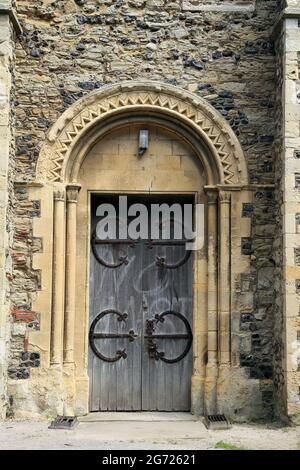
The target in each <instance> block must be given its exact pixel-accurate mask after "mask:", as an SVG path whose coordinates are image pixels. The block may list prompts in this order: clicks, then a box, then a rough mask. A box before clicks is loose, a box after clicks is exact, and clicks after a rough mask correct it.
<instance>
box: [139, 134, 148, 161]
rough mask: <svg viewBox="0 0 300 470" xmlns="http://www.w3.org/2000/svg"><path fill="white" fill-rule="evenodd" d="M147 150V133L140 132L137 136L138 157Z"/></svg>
mask: <svg viewBox="0 0 300 470" xmlns="http://www.w3.org/2000/svg"><path fill="white" fill-rule="evenodd" d="M148 148H149V131H147V130H145V129H142V130H140V136H139V156H140V157H142V156H143V155H144V153H145V152H146V151H147V150H148Z"/></svg>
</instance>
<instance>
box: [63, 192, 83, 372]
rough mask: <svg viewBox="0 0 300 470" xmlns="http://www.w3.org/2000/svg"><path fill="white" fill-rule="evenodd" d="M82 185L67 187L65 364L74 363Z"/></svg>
mask: <svg viewBox="0 0 300 470" xmlns="http://www.w3.org/2000/svg"><path fill="white" fill-rule="evenodd" d="M79 190H80V186H79V185H70V186H68V187H67V238H66V245H67V246H66V308H65V324H64V364H73V363H74V327H75V308H76V232H77V225H76V223H77V220H76V219H77V213H76V211H77V202H78V194H79Z"/></svg>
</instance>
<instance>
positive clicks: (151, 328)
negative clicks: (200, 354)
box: [145, 310, 193, 364]
mask: <svg viewBox="0 0 300 470" xmlns="http://www.w3.org/2000/svg"><path fill="white" fill-rule="evenodd" d="M168 315H174V316H175V317H177V318H179V319H180V320H181V321H182V322H183V323H184V326H185V329H186V333H184V334H175V333H174V334H170V333H168V334H154V332H155V329H156V326H157V325H158V324H159V323H164V321H165V317H167V316H168ZM145 338H146V339H147V345H148V352H149V356H150V357H151V358H152V359H155V360H156V361H159V360H160V361H163V362H166V363H168V364H175V363H176V362H180V361H181V360H182V359H184V358H185V356H186V355H187V354H188V352H189V350H190V349H191V346H192V342H193V333H192V329H191V326H190V324H189V322H188V320H187V319H186V318H185V317H184V316H183V315H182V314H181V313H178V312H174V311H173V310H167V311H166V312H163V313H161V314H160V315H158V314H157V315H155V318H154V319H152V320H147V323H146V334H145ZM155 339H186V340H187V344H186V347H185V349H184V351H183V353H182V354H180V355H179V356H178V357H175V358H174V359H168V358H166V357H165V353H164V352H163V351H159V350H158V345H157V344H156V342H155Z"/></svg>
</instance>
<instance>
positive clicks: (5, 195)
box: [0, 0, 15, 420]
mask: <svg viewBox="0 0 300 470" xmlns="http://www.w3.org/2000/svg"><path fill="white" fill-rule="evenodd" d="M12 4H13V3H12V2H11V1H10V0H5V1H4V0H1V2H0V149H1V155H0V157H1V158H0V161H1V162H0V420H1V419H2V418H4V417H5V415H6V411H7V359H8V351H9V336H10V323H9V321H8V319H9V296H8V293H9V285H8V281H9V280H10V279H11V278H12V275H11V272H12V266H11V257H10V251H11V250H10V249H9V247H10V246H11V243H12V234H13V224H14V222H13V221H14V203H13V199H14V195H13V179H14V168H15V166H14V163H15V159H14V155H15V148H14V127H15V126H14V111H13V110H14V71H13V69H14V39H15V31H14V27H13V22H12V21H11V19H10V16H9V11H10V9H11V7H12Z"/></svg>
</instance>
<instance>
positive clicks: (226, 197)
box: [219, 190, 231, 204]
mask: <svg viewBox="0 0 300 470" xmlns="http://www.w3.org/2000/svg"><path fill="white" fill-rule="evenodd" d="M230 199H231V194H230V192H229V191H224V190H221V191H219V201H220V203H221V204H229V203H230Z"/></svg>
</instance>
